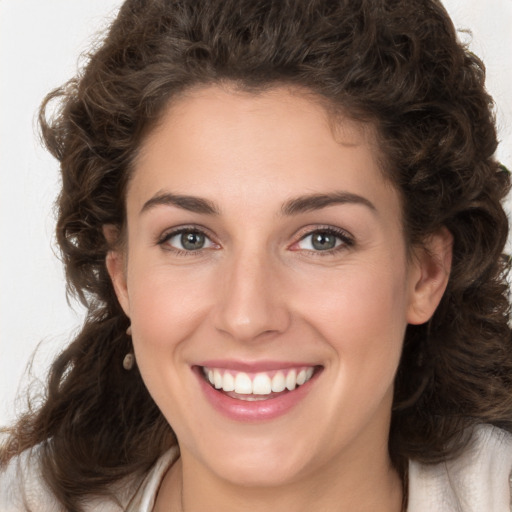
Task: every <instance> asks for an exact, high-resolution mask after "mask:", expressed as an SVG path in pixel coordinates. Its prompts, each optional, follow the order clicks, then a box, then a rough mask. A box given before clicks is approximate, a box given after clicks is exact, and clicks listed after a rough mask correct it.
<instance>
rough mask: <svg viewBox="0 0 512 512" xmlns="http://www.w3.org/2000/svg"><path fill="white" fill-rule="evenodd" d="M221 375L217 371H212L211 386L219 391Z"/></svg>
mask: <svg viewBox="0 0 512 512" xmlns="http://www.w3.org/2000/svg"><path fill="white" fill-rule="evenodd" d="M222 380H223V379H222V373H220V372H219V370H213V385H214V386H215V387H216V388H217V389H220V388H221V387H222Z"/></svg>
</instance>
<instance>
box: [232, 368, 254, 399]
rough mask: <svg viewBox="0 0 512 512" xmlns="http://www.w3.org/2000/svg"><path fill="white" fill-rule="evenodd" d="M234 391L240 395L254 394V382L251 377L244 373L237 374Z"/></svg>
mask: <svg viewBox="0 0 512 512" xmlns="http://www.w3.org/2000/svg"><path fill="white" fill-rule="evenodd" d="M234 391H235V393H238V394H240V395H250V394H251V393H252V382H251V378H250V377H249V375H247V374H246V373H243V372H240V373H237V374H236V377H235V390H234Z"/></svg>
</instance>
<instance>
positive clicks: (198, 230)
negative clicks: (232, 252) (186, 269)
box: [156, 226, 218, 256]
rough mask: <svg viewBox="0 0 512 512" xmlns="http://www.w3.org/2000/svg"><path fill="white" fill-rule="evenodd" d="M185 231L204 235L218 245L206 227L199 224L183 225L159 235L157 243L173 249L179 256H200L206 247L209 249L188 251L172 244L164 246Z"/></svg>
mask: <svg viewBox="0 0 512 512" xmlns="http://www.w3.org/2000/svg"><path fill="white" fill-rule="evenodd" d="M183 233H195V234H199V235H203V236H204V237H205V238H206V239H207V240H209V241H210V243H212V244H213V245H218V244H215V242H213V241H212V240H211V236H210V235H208V232H207V231H206V230H205V229H202V228H200V227H197V226H184V227H181V228H178V229H174V230H172V231H167V232H165V233H164V234H163V235H162V236H161V237H159V238H158V239H157V242H156V243H157V245H160V246H162V248H163V249H164V250H166V251H172V252H174V253H175V254H177V255H178V256H198V255H199V254H201V253H202V251H203V250H204V249H207V248H201V249H197V250H195V251H187V250H185V249H178V248H177V247H174V246H171V245H170V246H169V247H168V248H165V247H163V246H164V244H166V243H167V242H168V241H169V240H171V239H172V238H174V237H175V236H178V235H181V234H183Z"/></svg>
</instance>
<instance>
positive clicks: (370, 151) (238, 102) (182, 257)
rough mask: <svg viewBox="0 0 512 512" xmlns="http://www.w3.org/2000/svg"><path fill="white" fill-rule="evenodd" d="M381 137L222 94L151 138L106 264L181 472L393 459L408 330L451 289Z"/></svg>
mask: <svg viewBox="0 0 512 512" xmlns="http://www.w3.org/2000/svg"><path fill="white" fill-rule="evenodd" d="M372 140H373V139H372V134H371V130H370V129H368V128H367V129H363V128H362V127H361V126H359V125H357V124H356V123H352V122H349V121H344V122H343V121H342V122H340V123H339V124H338V126H337V128H336V131H335V132H333V128H332V123H329V121H328V119H327V116H326V114H325V112H324V110H323V108H322V107H320V106H319V104H318V103H317V102H315V101H313V100H312V99H311V98H308V97H307V96H306V95H305V94H299V93H298V92H293V91H290V90H287V89H284V88H281V89H279V88H277V89H274V90H271V91H268V92H265V93H262V94H260V95H252V94H249V93H241V92H235V91H230V90H226V89H221V88H217V87H209V88H204V89H200V90H195V91H192V92H189V93H188V94H187V95H186V96H184V97H182V98H181V99H180V100H179V101H178V102H176V103H175V104H173V105H172V107H170V108H169V110H168V111H167V112H166V113H165V115H164V116H163V118H162V121H161V123H160V124H159V125H158V127H157V128H156V129H155V130H154V131H153V132H152V133H151V134H150V135H149V136H148V137H147V139H146V140H145V142H144V144H143V147H142V151H141V153H140V156H139V158H138V160H137V162H136V166H135V171H134V175H133V179H132V181H131V183H130V185H129V188H128V192H127V225H128V228H127V240H128V243H127V249H126V252H125V253H111V254H110V255H109V259H108V261H107V264H108V268H109V271H110V273H111V276H112V278H113V281H114V285H115V288H116V292H117V294H118V297H119V300H120V302H121V305H122V306H123V308H124V310H125V312H126V314H127V315H128V316H129V317H130V319H131V324H132V332H133V343H134V349H135V355H136V361H137V365H138V367H139V369H140V372H141V374H142V376H143V379H144V382H145V384H146V386H147V388H148V390H149V392H150V393H151V395H152V396H153V398H154V400H155V401H156V403H157V404H158V407H159V408H160V409H161V411H162V413H163V414H164V416H165V417H166V418H167V420H168V421H169V423H170V424H171V426H172V427H173V429H174V431H175V432H176V434H177V437H178V440H179V444H180V448H181V453H182V460H183V464H184V465H186V464H188V465H189V466H190V467H195V468H196V470H197V471H204V472H207V473H209V474H210V475H216V476H218V477H220V478H223V479H227V480H230V481H232V482H238V483H243V484H245V485H252V484H254V485H265V484H272V485H276V484H279V483H287V482H292V481H298V480H300V479H301V478H304V477H307V476H308V475H312V474H314V473H315V472H317V471H318V469H319V468H324V469H325V468H328V467H331V466H332V467H339V465H344V464H346V462H347V461H350V462H351V463H352V464H356V465H357V464H359V463H360V464H361V465H364V464H366V465H367V464H368V461H371V460H375V459H376V458H379V456H381V457H383V458H387V448H386V446H387V436H388V430H389V422H390V411H391V404H392V393H393V379H394V376H395V372H396V370H397V366H398V363H399V358H400V353H401V348H402V341H403V337H404V331H405V328H406V325H407V324H408V323H409V322H413V323H420V322H423V321H426V320H427V319H428V317H429V316H430V314H431V313H432V311H433V309H434V308H435V305H436V304H437V302H438V299H439V298H440V293H442V291H441V292H439V293H437V295H436V294H434V293H433V292H432V290H434V285H432V284H431V283H430V281H431V280H432V279H431V278H433V275H434V274H435V273H436V272H439V271H438V269H437V267H435V265H433V264H431V263H429V262H427V263H425V261H426V260H423V259H422V258H421V257H413V258H408V257H407V250H406V246H405V242H404V237H403V229H402V220H401V210H400V201H399V195H398V193H397V191H396V190H395V188H394V187H393V186H392V185H391V184H390V183H389V182H388V181H387V180H386V178H385V177H384V175H383V173H382V171H381V169H380V168H379V166H378V163H377V151H376V147H375V145H374V144H373V143H372ZM429 283H430V284H429ZM429 286H430V287H429ZM429 301H430V302H429ZM341 467H343V466H341Z"/></svg>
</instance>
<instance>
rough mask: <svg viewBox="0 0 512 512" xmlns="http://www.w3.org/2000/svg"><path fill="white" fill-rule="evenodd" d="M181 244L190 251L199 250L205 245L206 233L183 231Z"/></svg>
mask: <svg viewBox="0 0 512 512" xmlns="http://www.w3.org/2000/svg"><path fill="white" fill-rule="evenodd" d="M181 245H182V246H183V247H184V248H185V249H187V250H189V251H197V250H198V249H201V248H202V247H203V246H204V235H203V234H201V233H183V234H182V235H181Z"/></svg>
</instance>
